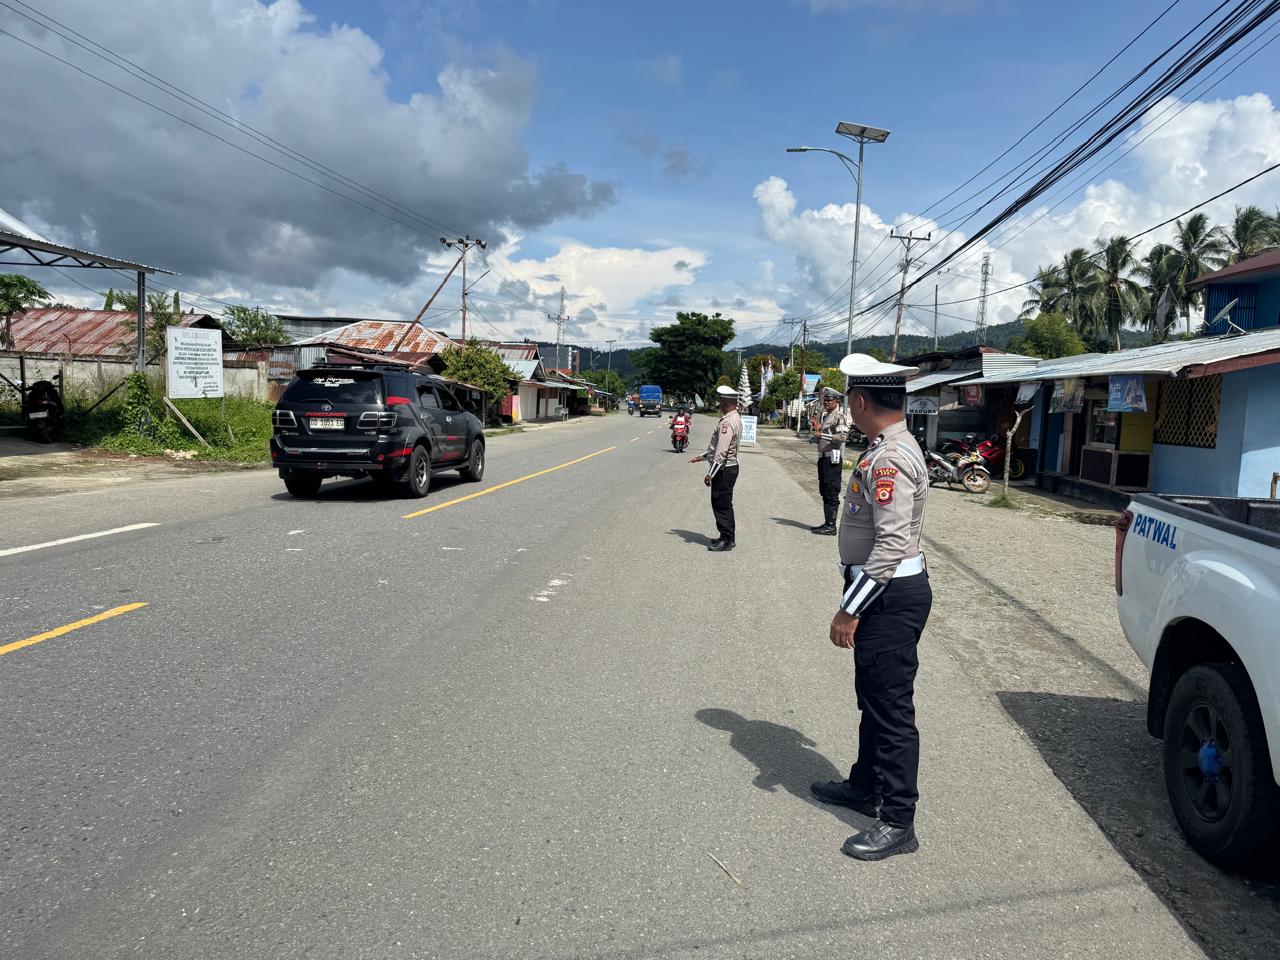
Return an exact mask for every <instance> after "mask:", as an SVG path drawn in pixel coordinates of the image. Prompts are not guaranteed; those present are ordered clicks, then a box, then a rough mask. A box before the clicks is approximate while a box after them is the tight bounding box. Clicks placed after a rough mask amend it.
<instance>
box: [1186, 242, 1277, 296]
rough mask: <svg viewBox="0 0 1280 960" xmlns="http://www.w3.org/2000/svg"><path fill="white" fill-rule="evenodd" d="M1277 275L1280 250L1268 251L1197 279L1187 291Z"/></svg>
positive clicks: (1264, 278) (1189, 285) (1189, 284)
mask: <svg viewBox="0 0 1280 960" xmlns="http://www.w3.org/2000/svg"><path fill="white" fill-rule="evenodd" d="M1276 273H1280V250H1268V251H1267V252H1266V253H1261V254H1258V256H1256V257H1250V258H1249V259H1248V260H1241V261H1240V262H1239V263H1233V264H1232V265H1231V266H1229V267H1223V268H1222V269H1221V270H1215V271H1214V272H1213V273H1206V274H1204V275H1202V276H1199V277H1196V278H1195V279H1194V280H1192V281H1191V282H1190V283H1188V284H1187V289H1188V290H1199V289H1200V288H1201V287H1207V286H1208V285H1209V284H1211V283H1227V282H1230V281H1235V280H1239V281H1243V282H1245V283H1249V282H1252V281H1259V280H1266V279H1270V277H1271V276H1272V275H1274V274H1276Z"/></svg>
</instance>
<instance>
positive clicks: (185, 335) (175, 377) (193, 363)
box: [165, 327, 224, 400]
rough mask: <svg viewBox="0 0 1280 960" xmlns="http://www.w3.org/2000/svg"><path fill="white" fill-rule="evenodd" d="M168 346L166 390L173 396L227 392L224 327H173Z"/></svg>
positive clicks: (196, 396) (182, 397) (186, 397)
mask: <svg viewBox="0 0 1280 960" xmlns="http://www.w3.org/2000/svg"><path fill="white" fill-rule="evenodd" d="M165 347H166V352H165V374H166V376H165V386H166V390H165V393H166V395H167V396H168V397H169V399H170V400H195V399H199V398H203V397H221V396H223V395H224V392H223V384H222V331H221V330H202V329H200V328H198V327H169V328H168V329H167V330H165Z"/></svg>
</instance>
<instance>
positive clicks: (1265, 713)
mask: <svg viewBox="0 0 1280 960" xmlns="http://www.w3.org/2000/svg"><path fill="white" fill-rule="evenodd" d="M1115 579H1116V594H1117V595H1118V606H1119V613H1120V623H1121V626H1122V627H1123V628H1124V633H1125V637H1126V638H1128V640H1129V645H1130V646H1132V647H1133V649H1134V651H1135V652H1136V653H1137V654H1138V656H1139V657H1140V658H1141V659H1142V662H1143V663H1144V664H1146V666H1147V669H1148V670H1149V671H1150V673H1151V687H1150V692H1149V694H1148V696H1147V729H1148V730H1149V731H1150V732H1151V735H1152V736H1154V737H1157V738H1158V739H1160V740H1162V741H1163V742H1164V778H1165V785H1166V786H1167V788H1168V791H1169V801H1170V803H1171V804H1172V805H1173V812H1174V815H1175V816H1176V817H1177V819H1178V824H1179V825H1180V826H1181V827H1182V832H1183V834H1184V835H1185V836H1186V838H1187V840H1188V842H1190V844H1191V845H1192V846H1193V847H1194V848H1195V849H1196V850H1198V851H1199V852H1200V853H1201V854H1202V855H1203V856H1205V857H1207V858H1208V859H1210V860H1213V861H1215V862H1217V863H1220V864H1222V865H1223V866H1228V867H1246V866H1249V865H1251V864H1253V863H1256V862H1257V861H1258V860H1260V859H1261V858H1263V857H1265V856H1267V855H1268V853H1269V852H1271V851H1274V849H1275V847H1274V844H1275V842H1276V839H1277V834H1278V832H1280V831H1278V829H1277V828H1278V827H1280V802H1278V801H1280V787H1277V777H1278V776H1280V500H1245V499H1240V498H1234V497H1169V496H1157V495H1154V494H1141V495H1139V496H1136V497H1134V498H1133V499H1132V501H1131V502H1130V504H1129V509H1128V510H1126V511H1125V512H1124V513H1123V514H1122V515H1121V516H1120V518H1119V520H1117V522H1116V557H1115Z"/></svg>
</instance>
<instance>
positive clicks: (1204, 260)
mask: <svg viewBox="0 0 1280 960" xmlns="http://www.w3.org/2000/svg"><path fill="white" fill-rule="evenodd" d="M1174 226H1175V229H1174V240H1173V245H1172V246H1173V253H1172V254H1171V266H1172V268H1173V272H1174V275H1175V276H1176V277H1177V288H1176V289H1175V290H1174V294H1175V295H1176V297H1177V303H1178V307H1179V312H1180V313H1181V314H1182V319H1183V320H1184V321H1186V324H1187V329H1188V331H1189V330H1190V329H1191V308H1192V306H1197V305H1199V303H1200V293H1199V291H1196V292H1188V290H1187V284H1189V283H1190V282H1191V281H1192V280H1194V279H1195V278H1196V277H1198V276H1201V275H1202V274H1205V273H1212V272H1213V271H1214V270H1217V269H1218V268H1219V267H1220V266H1222V264H1223V263H1224V262H1225V261H1226V258H1227V252H1228V249H1229V245H1228V243H1227V241H1226V239H1225V238H1224V237H1223V235H1222V228H1221V227H1210V226H1209V217H1208V215H1207V214H1204V213H1195V214H1192V215H1191V216H1190V217H1188V218H1187V219H1186V220H1179V221H1178V222H1177V223H1176V224H1175V225H1174Z"/></svg>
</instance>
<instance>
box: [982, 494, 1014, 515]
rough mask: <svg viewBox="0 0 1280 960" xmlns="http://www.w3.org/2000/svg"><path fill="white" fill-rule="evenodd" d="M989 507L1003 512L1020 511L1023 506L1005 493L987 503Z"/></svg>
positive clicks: (997, 495)
mask: <svg viewBox="0 0 1280 960" xmlns="http://www.w3.org/2000/svg"><path fill="white" fill-rule="evenodd" d="M986 505H987V506H988V507H997V508H999V509H1002V510H1020V509H1021V505H1020V504H1019V503H1018V501H1017V500H1015V499H1013V497H1011V496H1009V495H1008V494H1007V493H1004V492H1003V491H1002V492H1000V493H997V494H996V495H995V496H994V497H992V498H991V499H990V500H988V501H987V503H986Z"/></svg>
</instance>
